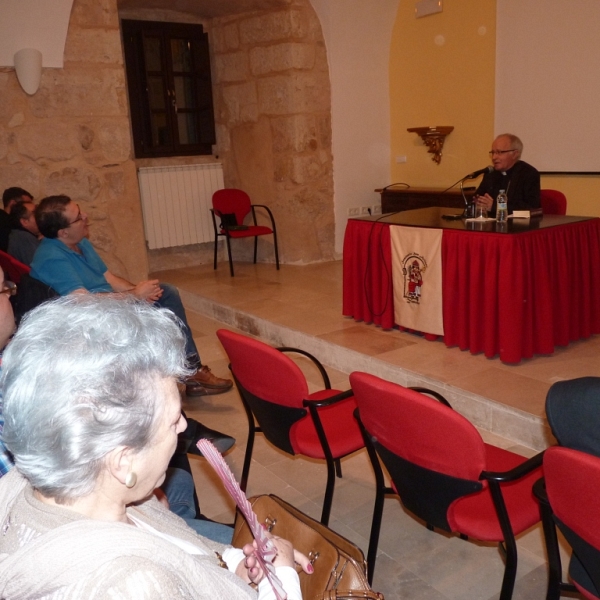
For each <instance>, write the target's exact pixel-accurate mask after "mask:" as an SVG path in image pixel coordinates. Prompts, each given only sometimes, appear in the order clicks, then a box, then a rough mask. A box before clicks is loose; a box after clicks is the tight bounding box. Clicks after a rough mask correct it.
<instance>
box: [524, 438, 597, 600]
mask: <svg viewBox="0 0 600 600" xmlns="http://www.w3.org/2000/svg"><path fill="white" fill-rule="evenodd" d="M534 491H535V494H536V496H537V497H538V499H539V500H540V506H541V509H542V523H543V525H544V538H545V540H546V549H547V551H548V566H549V579H548V594H547V596H546V600H558V599H559V598H560V595H561V591H565V592H575V591H578V592H580V593H581V594H582V595H583V597H584V598H588V599H589V600H598V599H599V598H600V501H599V500H598V497H599V494H600V458H598V457H596V456H592V455H591V454H587V453H586V452H579V451H578V450H573V449H571V448H562V447H559V446H554V447H552V448H548V450H546V454H545V456H544V478H543V479H542V480H540V481H539V482H538V483H536V485H535V487H534ZM556 526H558V528H559V529H560V530H561V532H562V533H563V535H564V536H565V539H566V540H567V542H569V544H570V546H571V548H572V549H573V553H572V555H571V562H570V564H569V577H570V578H571V581H572V582H573V584H574V585H572V584H569V583H567V582H564V581H562V565H561V560H560V552H559V550H558V540H557V536H556Z"/></svg>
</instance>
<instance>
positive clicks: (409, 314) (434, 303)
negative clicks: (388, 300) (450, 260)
mask: <svg viewBox="0 0 600 600" xmlns="http://www.w3.org/2000/svg"><path fill="white" fill-rule="evenodd" d="M390 238H391V243H392V281H393V283H394V320H395V322H396V324H397V325H402V326H403V327H406V328H408V329H415V330H417V331H422V332H423V333H433V334H436V335H444V320H443V313H442V230H441V229H426V228H422V227H401V226H395V225H391V226H390Z"/></svg>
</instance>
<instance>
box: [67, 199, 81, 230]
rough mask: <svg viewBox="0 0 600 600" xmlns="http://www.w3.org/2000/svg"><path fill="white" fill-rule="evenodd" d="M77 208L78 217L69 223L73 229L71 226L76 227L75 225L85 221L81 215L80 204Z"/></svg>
mask: <svg viewBox="0 0 600 600" xmlns="http://www.w3.org/2000/svg"><path fill="white" fill-rule="evenodd" d="M76 206H77V211H78V212H77V217H76V218H75V219H74V220H73V221H71V222H70V223H69V227H71V225H75V223H77V221H81V220H82V219H83V216H82V215H81V209H80V208H79V204H77V205H76Z"/></svg>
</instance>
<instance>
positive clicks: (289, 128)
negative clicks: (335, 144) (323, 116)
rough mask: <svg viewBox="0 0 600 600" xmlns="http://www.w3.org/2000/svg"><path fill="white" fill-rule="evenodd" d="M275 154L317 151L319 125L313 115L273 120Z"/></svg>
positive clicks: (272, 130) (272, 132)
mask: <svg viewBox="0 0 600 600" xmlns="http://www.w3.org/2000/svg"><path fill="white" fill-rule="evenodd" d="M271 134H272V136H273V151H274V152H287V151H293V152H305V151H306V150H315V149H316V148H317V146H318V142H317V125H316V121H315V118H314V116H313V115H307V114H304V115H293V116H291V117H275V118H273V119H271Z"/></svg>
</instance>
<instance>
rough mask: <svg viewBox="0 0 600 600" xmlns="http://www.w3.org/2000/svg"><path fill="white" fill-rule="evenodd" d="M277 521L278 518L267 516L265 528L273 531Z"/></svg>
mask: <svg viewBox="0 0 600 600" xmlns="http://www.w3.org/2000/svg"><path fill="white" fill-rule="evenodd" d="M276 523H277V519H274V518H273V517H271V516H266V517H265V529H266V530H267V531H268V532H269V533H271V531H272V530H273V527H275V524H276Z"/></svg>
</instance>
